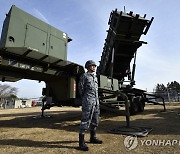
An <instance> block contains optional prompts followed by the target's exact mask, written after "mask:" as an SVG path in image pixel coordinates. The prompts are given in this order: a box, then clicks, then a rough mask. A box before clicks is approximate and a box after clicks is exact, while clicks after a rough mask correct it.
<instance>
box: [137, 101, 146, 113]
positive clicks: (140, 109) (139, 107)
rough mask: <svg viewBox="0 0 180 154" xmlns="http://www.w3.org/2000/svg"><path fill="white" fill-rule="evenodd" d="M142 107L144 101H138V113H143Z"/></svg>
mask: <svg viewBox="0 0 180 154" xmlns="http://www.w3.org/2000/svg"><path fill="white" fill-rule="evenodd" d="M144 106H145V102H144V101H142V100H141V101H139V102H138V111H139V112H144Z"/></svg>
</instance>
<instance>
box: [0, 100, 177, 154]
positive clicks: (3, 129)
mask: <svg viewBox="0 0 180 154" xmlns="http://www.w3.org/2000/svg"><path fill="white" fill-rule="evenodd" d="M162 109H163V107H162V106H157V105H156V106H154V105H147V106H146V107H145V111H144V112H143V113H141V114H139V115H135V116H132V117H131V123H130V124H131V126H141V127H150V128H152V131H151V132H150V133H149V134H148V135H147V136H145V137H138V138H136V137H131V138H130V137H129V136H127V135H121V134H112V133H109V132H108V131H109V130H112V129H114V128H118V127H120V126H125V125H126V123H125V117H124V116H123V114H124V112H123V111H121V112H120V113H109V112H105V113H102V114H101V118H100V125H99V127H98V130H97V137H98V138H100V139H102V140H103V144H102V145H93V144H90V143H89V132H87V135H86V137H85V138H86V141H87V144H88V146H89V148H90V151H88V152H86V153H117V154H120V153H129V154H130V153H133V154H134V153H137V154H139V153H145V154H146V153H147V154H148V153H154V154H156V153H158V154H161V153H163V154H164V153H171V154H172V153H177V154H178V153H179V151H180V104H174V103H172V104H171V103H170V104H168V105H167V112H161V110H162ZM40 114H41V108H40V107H33V108H24V109H6V110H0V154H1V153H2V154H6V153H9V154H10V153H11V154H12V153H30V154H32V153H35V154H36V153H38V154H40V153H43V154H46V153H84V152H82V151H79V150H78V148H77V147H78V127H79V123H80V117H81V108H73V107H53V108H51V109H50V110H47V111H45V115H49V116H50V117H49V118H43V119H42V118H39V115H40ZM34 117H35V118H34ZM125 139H126V140H125ZM129 139H130V140H129ZM124 140H125V141H127V142H126V143H125V145H126V146H125V145H124ZM127 143H128V144H127Z"/></svg>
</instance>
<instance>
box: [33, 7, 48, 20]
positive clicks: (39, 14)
mask: <svg viewBox="0 0 180 154" xmlns="http://www.w3.org/2000/svg"><path fill="white" fill-rule="evenodd" d="M33 10H34V11H35V14H36V17H37V18H40V19H41V20H43V21H45V22H46V23H49V21H48V19H47V18H46V17H45V16H44V15H43V14H42V13H41V12H40V11H39V10H38V9H36V8H33Z"/></svg>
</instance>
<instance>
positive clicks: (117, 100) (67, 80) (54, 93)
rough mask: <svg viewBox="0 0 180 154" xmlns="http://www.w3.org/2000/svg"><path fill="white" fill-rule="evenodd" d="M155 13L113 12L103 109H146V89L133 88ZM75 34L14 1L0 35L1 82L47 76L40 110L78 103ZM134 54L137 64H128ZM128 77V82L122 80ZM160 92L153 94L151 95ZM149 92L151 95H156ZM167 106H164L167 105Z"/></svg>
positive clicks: (102, 74) (102, 76)
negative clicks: (70, 50) (70, 57)
mask: <svg viewBox="0 0 180 154" xmlns="http://www.w3.org/2000/svg"><path fill="white" fill-rule="evenodd" d="M152 21H153V18H152V19H151V20H147V19H145V15H144V17H141V16H140V15H138V14H136V15H134V14H133V13H132V12H130V13H124V12H118V11H117V10H115V11H112V13H111V15H110V19H109V30H108V34H107V38H106V40H105V44H104V48H103V53H102V56H101V61H100V65H99V66H98V69H97V75H98V80H99V96H100V104H101V108H104V109H117V108H119V104H124V103H125V106H126V111H127V112H126V113H127V121H128V117H129V102H130V112H131V114H136V113H137V112H138V111H141V112H142V111H143V110H144V105H145V102H148V101H150V100H149V99H148V97H147V96H148V94H147V93H146V92H145V91H143V90H140V89H135V88H133V85H134V84H135V81H134V75H135V66H136V64H135V62H136V52H137V49H138V48H139V47H140V46H141V45H142V44H143V43H144V44H146V42H144V41H140V40H139V39H140V37H141V35H142V34H146V33H147V31H148V29H149V27H150V25H151V23H152ZM70 41H71V39H70V38H69V37H68V35H67V34H66V33H65V32H62V31H60V30H58V29H56V28H54V27H52V26H51V25H49V24H47V23H45V22H43V21H41V20H39V19H37V18H35V17H33V16H31V15H30V14H28V13H26V12H24V11H22V10H20V9H19V8H17V7H16V6H12V7H11V9H10V11H9V13H8V14H7V15H6V18H5V21H4V25H3V29H2V34H1V40H0V78H1V80H2V81H17V80H20V79H31V80H39V81H44V82H45V83H46V88H44V89H43V95H44V96H45V97H44V100H43V101H44V102H46V104H44V103H43V107H42V111H44V110H45V109H47V108H50V107H52V106H62V105H66V106H79V105H80V104H81V102H80V98H79V94H78V88H77V84H78V81H79V77H80V75H81V74H82V73H84V68H83V66H81V65H79V64H76V63H73V62H69V61H67V45H68V42H70ZM132 59H134V63H133V68H132V70H131V69H130V63H131V61H132ZM126 77H128V82H129V84H128V85H124V83H125V82H126V81H125V78H126ZM152 96H153V97H156V96H155V95H152ZM152 96H151V97H152ZM164 109H165V106H164Z"/></svg>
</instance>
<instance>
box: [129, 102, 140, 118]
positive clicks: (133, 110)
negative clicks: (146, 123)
mask: <svg viewBox="0 0 180 154" xmlns="http://www.w3.org/2000/svg"><path fill="white" fill-rule="evenodd" d="M137 112H138V106H137V104H136V103H134V102H131V106H130V115H136V114H137Z"/></svg>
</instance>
